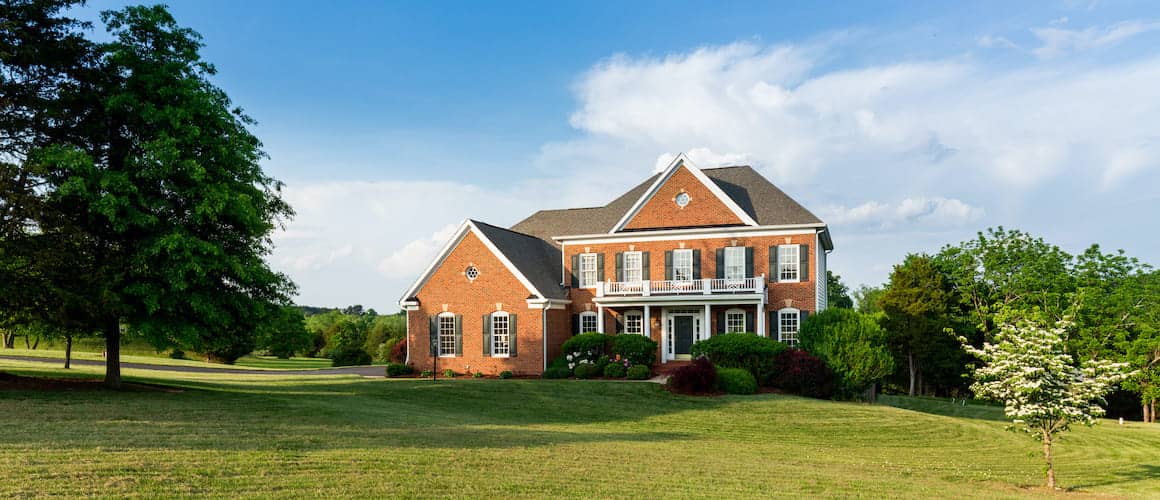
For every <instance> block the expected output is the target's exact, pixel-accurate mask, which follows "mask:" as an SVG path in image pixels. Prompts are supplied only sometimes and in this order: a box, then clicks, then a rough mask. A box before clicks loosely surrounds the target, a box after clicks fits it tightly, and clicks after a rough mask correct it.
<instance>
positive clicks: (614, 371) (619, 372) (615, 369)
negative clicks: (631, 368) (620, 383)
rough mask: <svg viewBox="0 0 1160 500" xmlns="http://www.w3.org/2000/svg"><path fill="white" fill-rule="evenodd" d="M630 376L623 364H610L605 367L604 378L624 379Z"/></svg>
mask: <svg viewBox="0 0 1160 500" xmlns="http://www.w3.org/2000/svg"><path fill="white" fill-rule="evenodd" d="M627 374H628V369H627V368H625V367H624V365H623V364H621V363H609V364H608V366H605V367H604V376H605V377H607V378H624V376H625V375H627Z"/></svg>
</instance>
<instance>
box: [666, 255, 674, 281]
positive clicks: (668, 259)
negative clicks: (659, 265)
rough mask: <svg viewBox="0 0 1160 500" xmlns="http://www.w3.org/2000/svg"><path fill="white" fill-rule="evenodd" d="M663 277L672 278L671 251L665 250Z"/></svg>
mask: <svg viewBox="0 0 1160 500" xmlns="http://www.w3.org/2000/svg"><path fill="white" fill-rule="evenodd" d="M665 279H666V280H671V279H673V251H672V250H665Z"/></svg>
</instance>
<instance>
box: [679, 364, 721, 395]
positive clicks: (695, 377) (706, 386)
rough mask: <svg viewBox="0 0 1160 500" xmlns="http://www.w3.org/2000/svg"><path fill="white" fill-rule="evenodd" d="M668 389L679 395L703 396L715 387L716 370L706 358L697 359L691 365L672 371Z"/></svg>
mask: <svg viewBox="0 0 1160 500" xmlns="http://www.w3.org/2000/svg"><path fill="white" fill-rule="evenodd" d="M668 384H669V388H670V389H672V390H673V392H676V393H680V394H705V393H710V392H713V390H714V389H715V388H716V387H717V368H715V367H714V366H713V363H710V362H709V360H708V359H706V358H703V357H702V358H697V359H695V360H693V364H691V365H685V366H682V367H680V368H677V369H676V370H674V371H673V374H672V375H670V376H669V382H668Z"/></svg>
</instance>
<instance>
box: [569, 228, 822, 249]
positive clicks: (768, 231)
mask: <svg viewBox="0 0 1160 500" xmlns="http://www.w3.org/2000/svg"><path fill="white" fill-rule="evenodd" d="M819 226H820V225H818V224H809V225H803V226H760V227H752V228H751V227H742V226H729V227H713V228H693V229H670V230H660V231H653V230H650V231H632V232H627V233H616V234H584V235H577V236H553V237H552V239H553V240H556V241H559V242H561V243H563V242H565V241H566V242H567V243H568V244H572V245H599V244H602V243H635V242H642V243H643V242H648V241H671V240H704V239H711V238H754V237H759V236H795V235H803V234H807V235H808V234H816V233H817V231H806V230H808V229H816V228H817V227H819Z"/></svg>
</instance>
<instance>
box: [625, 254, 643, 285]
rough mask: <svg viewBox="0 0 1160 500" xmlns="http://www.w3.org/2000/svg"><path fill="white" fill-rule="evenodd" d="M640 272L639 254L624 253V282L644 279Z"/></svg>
mask: <svg viewBox="0 0 1160 500" xmlns="http://www.w3.org/2000/svg"><path fill="white" fill-rule="evenodd" d="M643 276H644V274H643V273H642V272H641V259H640V252H624V281H627V282H630V283H631V282H636V281H641V280H643V279H644V277H643Z"/></svg>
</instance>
